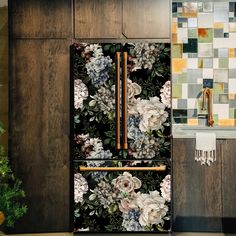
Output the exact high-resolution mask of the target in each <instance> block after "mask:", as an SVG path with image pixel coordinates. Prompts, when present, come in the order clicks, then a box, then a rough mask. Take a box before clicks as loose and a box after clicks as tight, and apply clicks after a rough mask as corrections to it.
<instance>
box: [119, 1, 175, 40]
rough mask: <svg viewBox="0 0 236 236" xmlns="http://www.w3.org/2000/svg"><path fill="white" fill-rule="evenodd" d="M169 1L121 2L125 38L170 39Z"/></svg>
mask: <svg viewBox="0 0 236 236" xmlns="http://www.w3.org/2000/svg"><path fill="white" fill-rule="evenodd" d="M170 11H171V7H170V1H169V0H129V1H127V0H123V34H124V36H125V37H127V38H158V39H168V38H170Z"/></svg>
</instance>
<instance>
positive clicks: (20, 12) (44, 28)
mask: <svg viewBox="0 0 236 236" xmlns="http://www.w3.org/2000/svg"><path fill="white" fill-rule="evenodd" d="M71 7H72V6H71V0H57V1H48V0H40V1H38V0H20V1H15V0H10V2H9V8H10V16H11V17H10V19H11V24H10V30H11V35H12V36H13V37H15V38H69V37H71V35H72V33H71V32H72V24H71V22H72V20H71V19H72V14H71V11H72V10H71Z"/></svg>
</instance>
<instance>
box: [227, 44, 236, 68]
mask: <svg viewBox="0 0 236 236" xmlns="http://www.w3.org/2000/svg"><path fill="white" fill-rule="evenodd" d="M235 43H236V42H235ZM229 69H236V58H229Z"/></svg>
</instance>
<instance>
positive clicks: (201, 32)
mask: <svg viewBox="0 0 236 236" xmlns="http://www.w3.org/2000/svg"><path fill="white" fill-rule="evenodd" d="M198 42H199V43H211V42H213V29H209V28H207V29H205V28H199V29H198Z"/></svg>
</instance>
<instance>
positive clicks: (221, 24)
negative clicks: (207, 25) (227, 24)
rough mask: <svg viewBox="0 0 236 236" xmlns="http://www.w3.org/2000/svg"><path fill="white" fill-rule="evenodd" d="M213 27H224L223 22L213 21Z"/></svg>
mask: <svg viewBox="0 0 236 236" xmlns="http://www.w3.org/2000/svg"><path fill="white" fill-rule="evenodd" d="M214 28H215V29H224V23H221V22H215V23H214Z"/></svg>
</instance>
